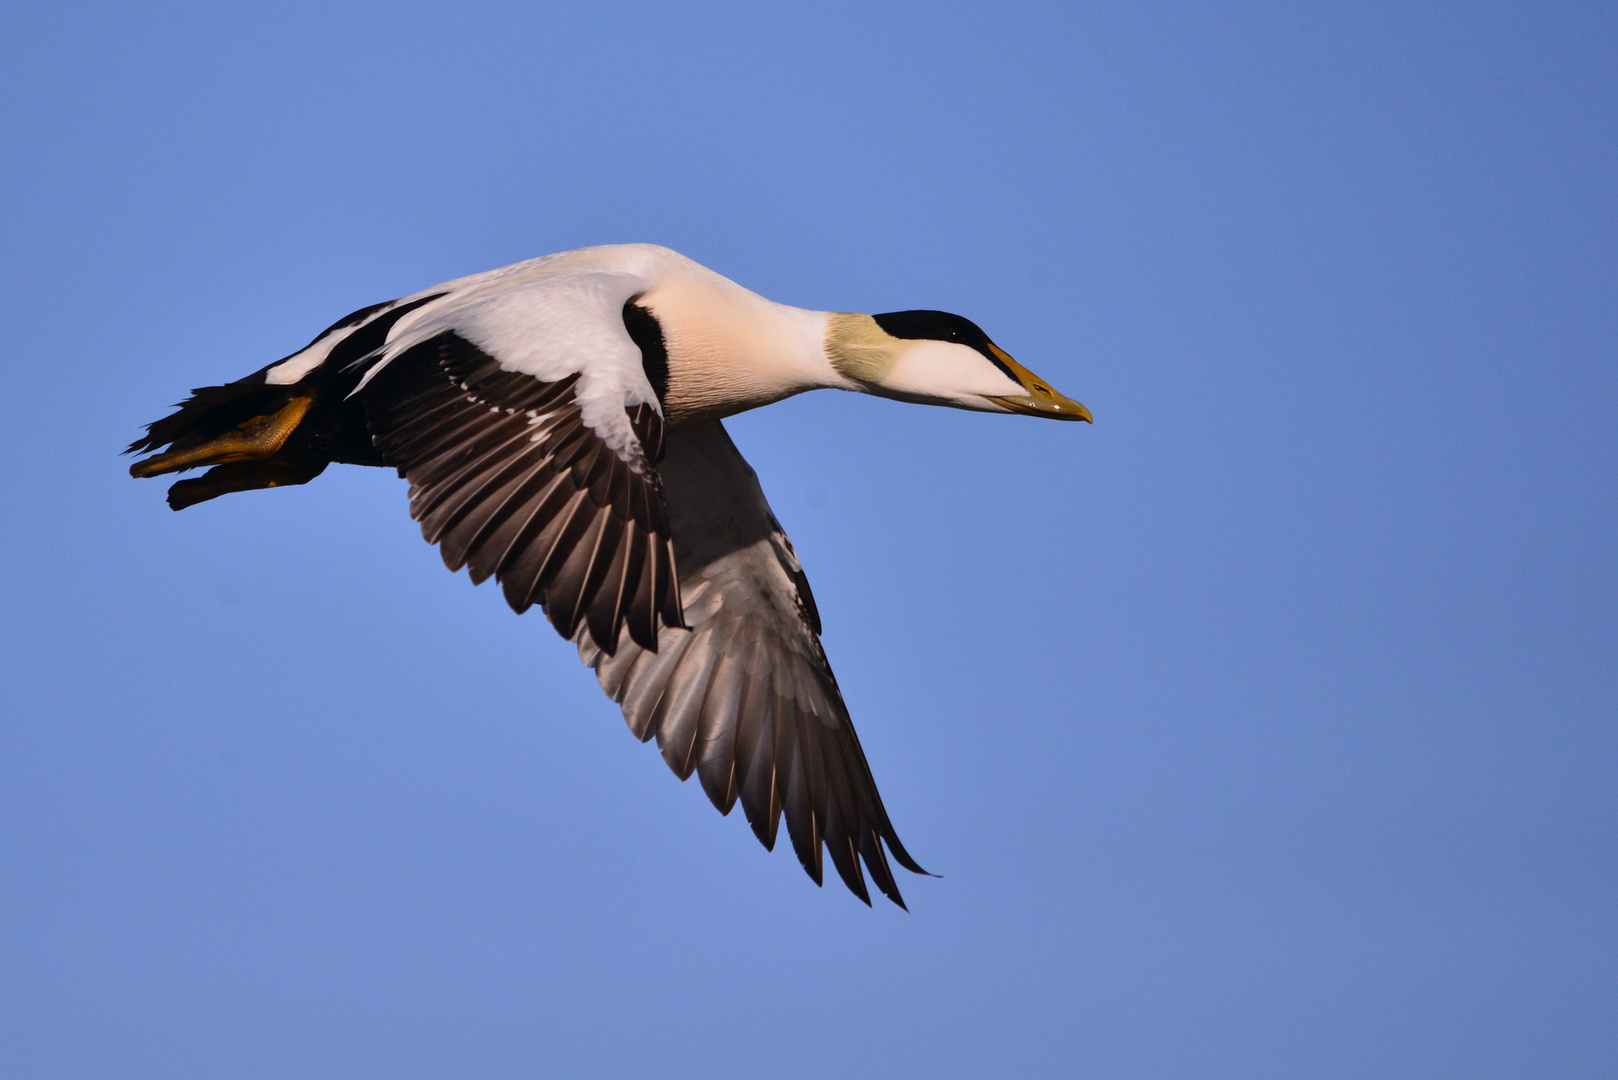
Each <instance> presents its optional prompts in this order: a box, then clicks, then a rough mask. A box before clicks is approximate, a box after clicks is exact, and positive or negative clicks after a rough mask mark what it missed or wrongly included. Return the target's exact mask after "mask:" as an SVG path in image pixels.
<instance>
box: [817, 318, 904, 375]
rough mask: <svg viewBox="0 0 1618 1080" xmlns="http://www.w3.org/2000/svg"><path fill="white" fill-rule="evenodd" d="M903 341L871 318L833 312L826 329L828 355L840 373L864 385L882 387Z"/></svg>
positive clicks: (832, 364)
mask: <svg viewBox="0 0 1618 1080" xmlns="http://www.w3.org/2000/svg"><path fill="white" fill-rule="evenodd" d="M897 345H899V339H898V338H896V337H893V336H892V335H890V334H889V333H888V332H887V331H886V330H884V329H882V328H881V327H880V326H878V325H877V324H876V320H875V319H873V318H871V317H870V316H869V315H856V314H853V313H850V312H846V311H834V312H832V315H831V319H830V320H829V321H828V325H827V329H826V356H827V357H828V358H829V359H830V360H831V366H832V367H834V368H836V369H837V373H838V374H839V375H842V376H844V377H846V378H850V379H855V380H858V381H859V382H864V383H876V384H881V382H882V380H883V379H884V378H886V377H887V374H888V372H889V371H891V370H893V364H894V361H895V360H897V359H898V354H897V352H896V351H895V347H896V346H897Z"/></svg>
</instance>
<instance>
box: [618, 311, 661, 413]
mask: <svg viewBox="0 0 1618 1080" xmlns="http://www.w3.org/2000/svg"><path fill="white" fill-rule="evenodd" d="M636 299H638V298H635V297H632V298H631V299H630V300H629V302H628V303H626V304H624V329H626V330H628V331H629V337H630V340H632V341H634V343H635V344H636V345H637V346H639V348H640V365H641V367H642V368H644V369H645V371H646V379H647V381H648V382H650V383H651V384H652V390H653V391H655V392H656V394H657V401H658V404H662V402H663V399H664V398H666V397H667V396H668V392H669V350H668V345H667V344H666V343H665V342H664V341H663V324H662V323H660V322H658V321H657V316H656V315H653V314H652V309H651V308H645V307H641V306H640V305H639V304H637V303H635V300H636Z"/></svg>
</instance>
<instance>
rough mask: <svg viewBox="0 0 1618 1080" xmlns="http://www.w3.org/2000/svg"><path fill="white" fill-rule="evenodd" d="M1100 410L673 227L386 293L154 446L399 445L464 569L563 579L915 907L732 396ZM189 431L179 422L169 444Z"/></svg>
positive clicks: (685, 733) (227, 467)
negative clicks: (694, 250) (398, 294)
mask: <svg viewBox="0 0 1618 1080" xmlns="http://www.w3.org/2000/svg"><path fill="white" fill-rule="evenodd" d="M818 388H836V389H841V390H857V391H861V392H864V393H869V394H877V395H880V396H883V397H892V398H897V399H900V400H903V401H913V402H921V403H924V404H930V405H948V406H951V407H954V408H962V409H976V410H980V411H984V412H1011V413H1023V414H1025V415H1032V416H1044V417H1049V418H1051V419H1057V420H1089V419H1090V413H1089V411H1088V410H1086V409H1085V407H1084V406H1083V405H1080V404H1079V403H1078V402H1076V401H1072V400H1070V399H1068V398H1066V397H1063V396H1062V395H1061V394H1058V393H1056V391H1054V390H1052V389H1051V388H1050V386H1049V385H1047V384H1046V383H1045V382H1044V381H1043V380H1041V379H1040V378H1038V377H1037V376H1035V375H1034V374H1033V373H1032V372H1030V371H1029V370H1028V369H1026V368H1024V367H1022V366H1021V365H1020V364H1018V363H1017V362H1016V361H1015V360H1013V359H1012V358H1011V357H1010V356H1009V355H1007V354H1006V353H1005V352H1004V351H1003V350H1001V349H1000V347H999V346H997V345H995V344H994V342H992V341H990V340H989V338H988V336H987V335H986V334H984V333H983V331H982V330H980V329H979V328H978V327H977V326H976V325H975V324H973V323H971V322H969V321H967V320H966V319H963V318H961V317H960V316H958V315H950V314H948V313H946V312H940V311H901V312H892V313H889V314H885V315H874V316H873V315H857V314H849V313H842V312H823V311H808V310H805V309H802V308H795V307H788V306H786V305H784V304H776V303H773V302H771V301H769V300H766V299H764V298H763V297H761V296H759V295H757V294H756V293H752V292H749V291H748V290H746V289H744V288H742V287H741V286H740V285H737V284H736V283H734V282H732V281H730V280H728V279H726V278H724V277H721V276H720V275H718V274H716V273H714V272H713V271H711V270H708V269H707V268H705V267H703V266H700V265H698V264H697V263H695V262H692V261H691V260H690V259H687V258H686V257H684V256H683V255H680V254H678V253H676V252H673V251H670V250H668V249H667V248H662V247H656V246H654V245H649V244H624V245H614V246H608V247H594V248H584V249H581V250H579V251H568V252H562V253H560V254H557V255H547V256H544V257H543V258H539V259H532V260H530V261H528V262H522V263H517V264H516V265H514V266H508V267H504V268H502V269H499V270H490V271H488V272H487V273H483V274H475V275H473V276H471V277H466V278H460V279H458V280H456V281H450V282H446V283H444V284H442V285H437V286H434V287H433V288H431V289H427V290H424V291H423V292H420V293H417V294H415V295H414V296H407V297H404V298H402V299H399V300H393V301H389V302H387V303H384V304H377V305H375V306H373V307H369V308H364V309H362V310H360V311H356V312H354V313H353V314H352V315H349V316H347V317H346V318H344V319H342V320H340V321H338V322H337V323H335V324H334V325H333V326H331V327H330V328H329V329H327V330H326V331H324V332H323V333H321V334H320V335H319V336H318V337H316V338H315V340H314V341H312V342H310V344H309V345H308V346H306V347H305V348H303V349H301V350H300V351H298V352H296V353H293V354H292V355H291V356H288V357H286V358H285V359H283V360H279V361H277V362H276V363H273V364H271V365H269V366H268V367H265V368H263V369H262V370H260V371H258V372H255V373H254V374H252V375H249V376H248V377H247V378H245V379H241V380H238V381H236V382H233V383H227V384H226V385H224V386H210V387H203V388H201V389H198V390H195V391H193V392H192V396H191V398H190V399H189V400H187V401H185V402H184V403H182V404H181V405H180V406H179V407H178V411H177V412H175V413H173V414H172V415H170V416H167V417H165V418H164V419H162V420H158V421H157V422H155V423H153V424H151V425H149V426H148V428H147V434H146V435H145V437H143V438H141V439H138V440H136V441H135V443H134V444H133V445H132V446H131V447H130V448H129V449H130V452H132V453H150V452H153V451H161V452H159V453H153V454H152V456H150V457H147V458H144V459H142V460H141V461H138V462H136V463H135V464H134V465H133V466H132V467H131V468H130V473H131V474H132V475H134V476H137V477H146V476H156V475H159V474H162V473H169V472H178V471H181V470H185V469H190V468H195V467H198V466H211V467H210V468H209V469H208V472H207V473H205V474H204V475H202V476H201V477H198V478H195V479H190V480H181V481H179V482H178V483H175V484H174V485H173V486H172V487H170V488H169V505H170V506H172V507H173V508H174V509H176V510H180V509H184V508H185V507H187V506H192V505H195V504H196V503H199V502H203V501H205V500H208V499H212V498H215V497H217V496H219V495H224V494H227V493H229V492H233V491H246V490H250V489H253V488H264V487H276V486H280V485H286V484H302V483H307V482H308V481H310V480H312V479H314V478H315V477H316V476H318V475H319V474H320V473H321V472H322V471H323V470H324V469H325V468H326V466H327V465H329V464H331V463H332V462H334V461H335V462H344V463H348V464H358V465H381V466H390V467H393V468H396V469H398V471H399V475H400V476H402V477H404V478H406V479H408V480H409V481H410V514H411V517H412V518H414V519H415V520H416V521H418V522H420V523H421V529H422V535H423V536H424V537H425V538H426V539H427V541H428V542H429V543H433V544H437V545H439V550H440V552H441V553H442V555H443V557H444V562H445V564H446V565H447V566H449V568H450V569H451V570H459V569H460V568H461V567H463V566H465V567H467V568H468V570H469V573H470V574H471V577H472V580H473V582H474V583H477V582H482V581H485V580H487V579H488V578H490V577H492V578H494V579H495V580H496V581H498V582H499V583H500V586H501V588H502V590H503V591H504V593H505V597H506V601H507V602H508V603H509V604H510V605H511V607H512V608H513V609H514V610H516V611H518V612H523V611H526V610H527V609H528V608H529V607H531V606H533V605H534V604H538V605H540V607H541V608H542V609H543V610H544V612H545V614H546V616H547V617H548V618H549V619H550V621H551V623H552V625H554V626H555V627H556V629H557V630H558V631H559V632H560V633H561V634H562V635H563V636H564V637H566V638H569V639H571V640H572V641H573V642H574V644H575V645H576V646H577V647H578V650H579V656H580V658H581V659H582V660H583V661H584V662H585V663H586V664H587V665H589V666H590V667H591V668H593V669H594V670H595V673H596V677H597V679H598V680H599V681H600V683H601V687H602V689H603V690H605V691H606V692H607V694H608V696H610V697H611V698H612V699H613V700H614V701H615V702H617V703H618V704H619V705H621V706H622V708H623V712H624V719H625V720H627V721H628V723H629V728H630V730H631V731H633V732H634V733H635V735H636V736H637V737H638V738H640V739H642V740H647V739H651V738H653V737H654V736H655V737H656V739H657V744H658V747H659V749H661V750H662V752H663V758H664V760H665V761H667V762H668V764H669V767H670V768H671V769H673V770H674V772H675V774H676V775H678V776H679V777H680V779H682V780H684V779H687V778H689V777H690V776H691V774H692V773H696V775H697V776H698V778H699V779H700V781H701V783H702V788H703V790H704V791H705V792H707V794H708V797H709V798H710V799H711V800H713V803H714V805H715V806H717V807H718V808H719V810H720V812H721V813H724V814H728V813H729V812H730V811H731V809H732V808H733V807H734V806H735V805H736V803H737V802H738V801H739V802H740V803H741V804H742V809H743V812H744V813H745V814H746V816H747V820H748V823H749V824H751V825H752V827H753V831H754V833H755V834H757V836H758V838H759V839H760V840H761V841H762V842H763V844H764V846H765V847H766V848H771V849H773V847H774V845H775V839H776V833H777V829H778V827H779V824H780V820H781V818H782V817H783V816H784V817H785V818H786V823H787V834H788V836H789V837H790V838H791V842H792V847H793V850H794V851H795V852H796V853H797V856H798V859H799V861H800V862H801V863H802V864H803V867H804V869H805V870H806V871H808V873H809V876H810V877H812V878H813V879H814V880H815V882H816V883H817V884H819V883H820V881H821V880H822V854H823V852H827V853H829V854H830V856H831V861H832V865H833V866H835V867H836V868H837V872H838V874H839V875H840V876H841V877H842V879H843V881H844V882H845V883H846V884H847V886H848V887H849V889H850V890H852V891H853V892H854V894H855V895H857V896H858V897H859V898H860V899H862V900H864V901H865V902H866V903H867V904H869V903H870V894H869V892H868V891H867V889H866V885H865V878H864V873H863V872H862V869H861V864H862V863H863V866H864V871H868V872H869V873H870V875H871V878H872V880H874V881H875V882H876V884H877V887H878V888H879V889H881V890H882V892H883V893H884V894H885V895H886V896H888V897H889V898H890V899H892V900H893V902H894V903H896V904H899V905H900V906H903V903H904V901H903V900H902V898H901V897H900V894H899V887H898V885H897V883H896V882H895V881H894V877H893V872H892V870H891V869H890V868H889V865H888V861H887V853H889V852H891V853H892V855H893V857H894V858H895V859H896V860H897V861H898V862H899V863H900V864H901V865H902V866H904V867H905V868H906V869H908V870H912V871H914V872H916V873H922V872H923V871H922V869H921V867H920V866H919V865H917V863H916V861H915V860H914V859H912V858H911V857H910V855H909V854H908V853H907V852H906V851H905V849H904V846H903V845H902V844H901V843H900V842H899V837H898V835H897V834H896V833H895V832H894V829H893V825H892V823H891V822H890V821H889V820H888V815H887V811H886V810H885V809H883V806H882V798H881V796H880V795H878V793H877V789H876V782H875V781H874V780H873V779H872V777H871V770H870V767H869V766H868V765H867V764H866V761H865V755H864V753H863V752H862V751H861V750H860V744H859V739H858V738H857V737H856V736H855V734H854V727H853V725H852V723H851V722H850V720H849V716H848V711H847V709H846V708H845V706H844V704H843V699H842V695H841V693H839V691H838V689H837V680H836V679H835V678H834V677H833V676H832V672H831V666H830V664H828V663H827V660H826V654H825V652H824V651H823V650H822V649H821V646H820V615H819V613H818V612H817V611H816V610H815V601H814V596H813V594H811V593H810V591H809V581H808V579H807V578H806V577H805V576H804V573H803V568H802V567H801V566H800V565H799V563H798V557H797V555H796V554H795V553H794V552H793V550H792V543H791V541H790V540H788V539H787V536H786V533H785V532H783V531H782V529H781V526H780V524H779V523H778V522H777V521H776V520H775V516H774V514H772V513H771V512H770V507H769V504H768V503H767V502H766V501H765V499H764V493H763V491H761V490H760V488H759V485H758V478H757V476H756V475H755V474H754V472H753V470H752V469H751V468H750V467H749V466H748V464H747V462H746V461H745V460H743V459H742V456H741V454H740V453H739V452H737V450H736V447H735V445H734V444H733V443H732V442H731V441H730V437H729V436H728V435H727V434H726V433H725V429H724V427H723V426H722V425H721V423H720V420H721V419H722V418H723V417H726V416H730V415H733V414H735V413H738V412H742V411H744V410H747V409H752V408H757V407H758V406H760V405H767V404H769V403H770V402H773V401H779V400H781V399H782V398H785V397H789V396H791V395H793V394H797V393H801V392H803V391H805V390H813V389H818ZM165 447H166V448H167V449H165Z"/></svg>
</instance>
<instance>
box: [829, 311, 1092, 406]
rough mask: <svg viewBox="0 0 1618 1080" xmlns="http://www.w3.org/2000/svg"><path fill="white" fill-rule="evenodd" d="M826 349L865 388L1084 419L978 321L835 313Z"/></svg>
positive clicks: (944, 315)
mask: <svg viewBox="0 0 1618 1080" xmlns="http://www.w3.org/2000/svg"><path fill="white" fill-rule="evenodd" d="M826 353H827V355H828V356H829V357H830V358H831V362H832V365H833V366H834V367H836V369H837V370H838V372H840V373H841V374H843V375H845V376H847V377H848V378H850V379H853V380H855V381H856V382H858V383H859V384H860V385H861V389H863V390H865V391H866V392H867V393H871V394H877V395H879V396H881V397H890V398H897V399H899V400H901V401H914V402H920V403H921V404H924V405H948V406H951V407H953V408H957V409H976V410H978V411H980V412H1009V413H1023V414H1026V415H1028V416H1044V417H1048V418H1049V419H1052V420H1084V421H1087V422H1088V421H1090V410H1089V409H1086V408H1085V407H1084V406H1083V405H1080V404H1079V403H1078V402H1077V401H1074V400H1073V399H1072V398H1068V397H1063V396H1062V395H1061V394H1058V393H1057V392H1056V391H1055V390H1053V389H1051V387H1050V384H1048V383H1047V382H1045V380H1044V379H1041V378H1040V377H1039V376H1038V375H1035V374H1034V373H1033V372H1032V371H1029V370H1028V369H1027V368H1025V367H1023V366H1022V365H1021V364H1019V363H1017V361H1015V360H1013V359H1012V358H1011V357H1010V355H1008V354H1007V353H1006V351H1005V350H1004V349H1002V348H1000V346H998V345H996V344H995V343H994V342H992V341H990V340H989V335H988V334H985V333H984V332H983V331H982V330H980V329H979V328H978V325H977V324H976V323H974V322H972V321H971V320H969V319H963V318H962V317H961V316H959V315H951V314H950V313H949V312H947V311H890V312H888V313H887V314H885V315H853V314H846V313H841V312H840V313H837V314H834V315H833V316H832V317H831V323H830V326H829V329H828V333H827V335H826Z"/></svg>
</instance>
